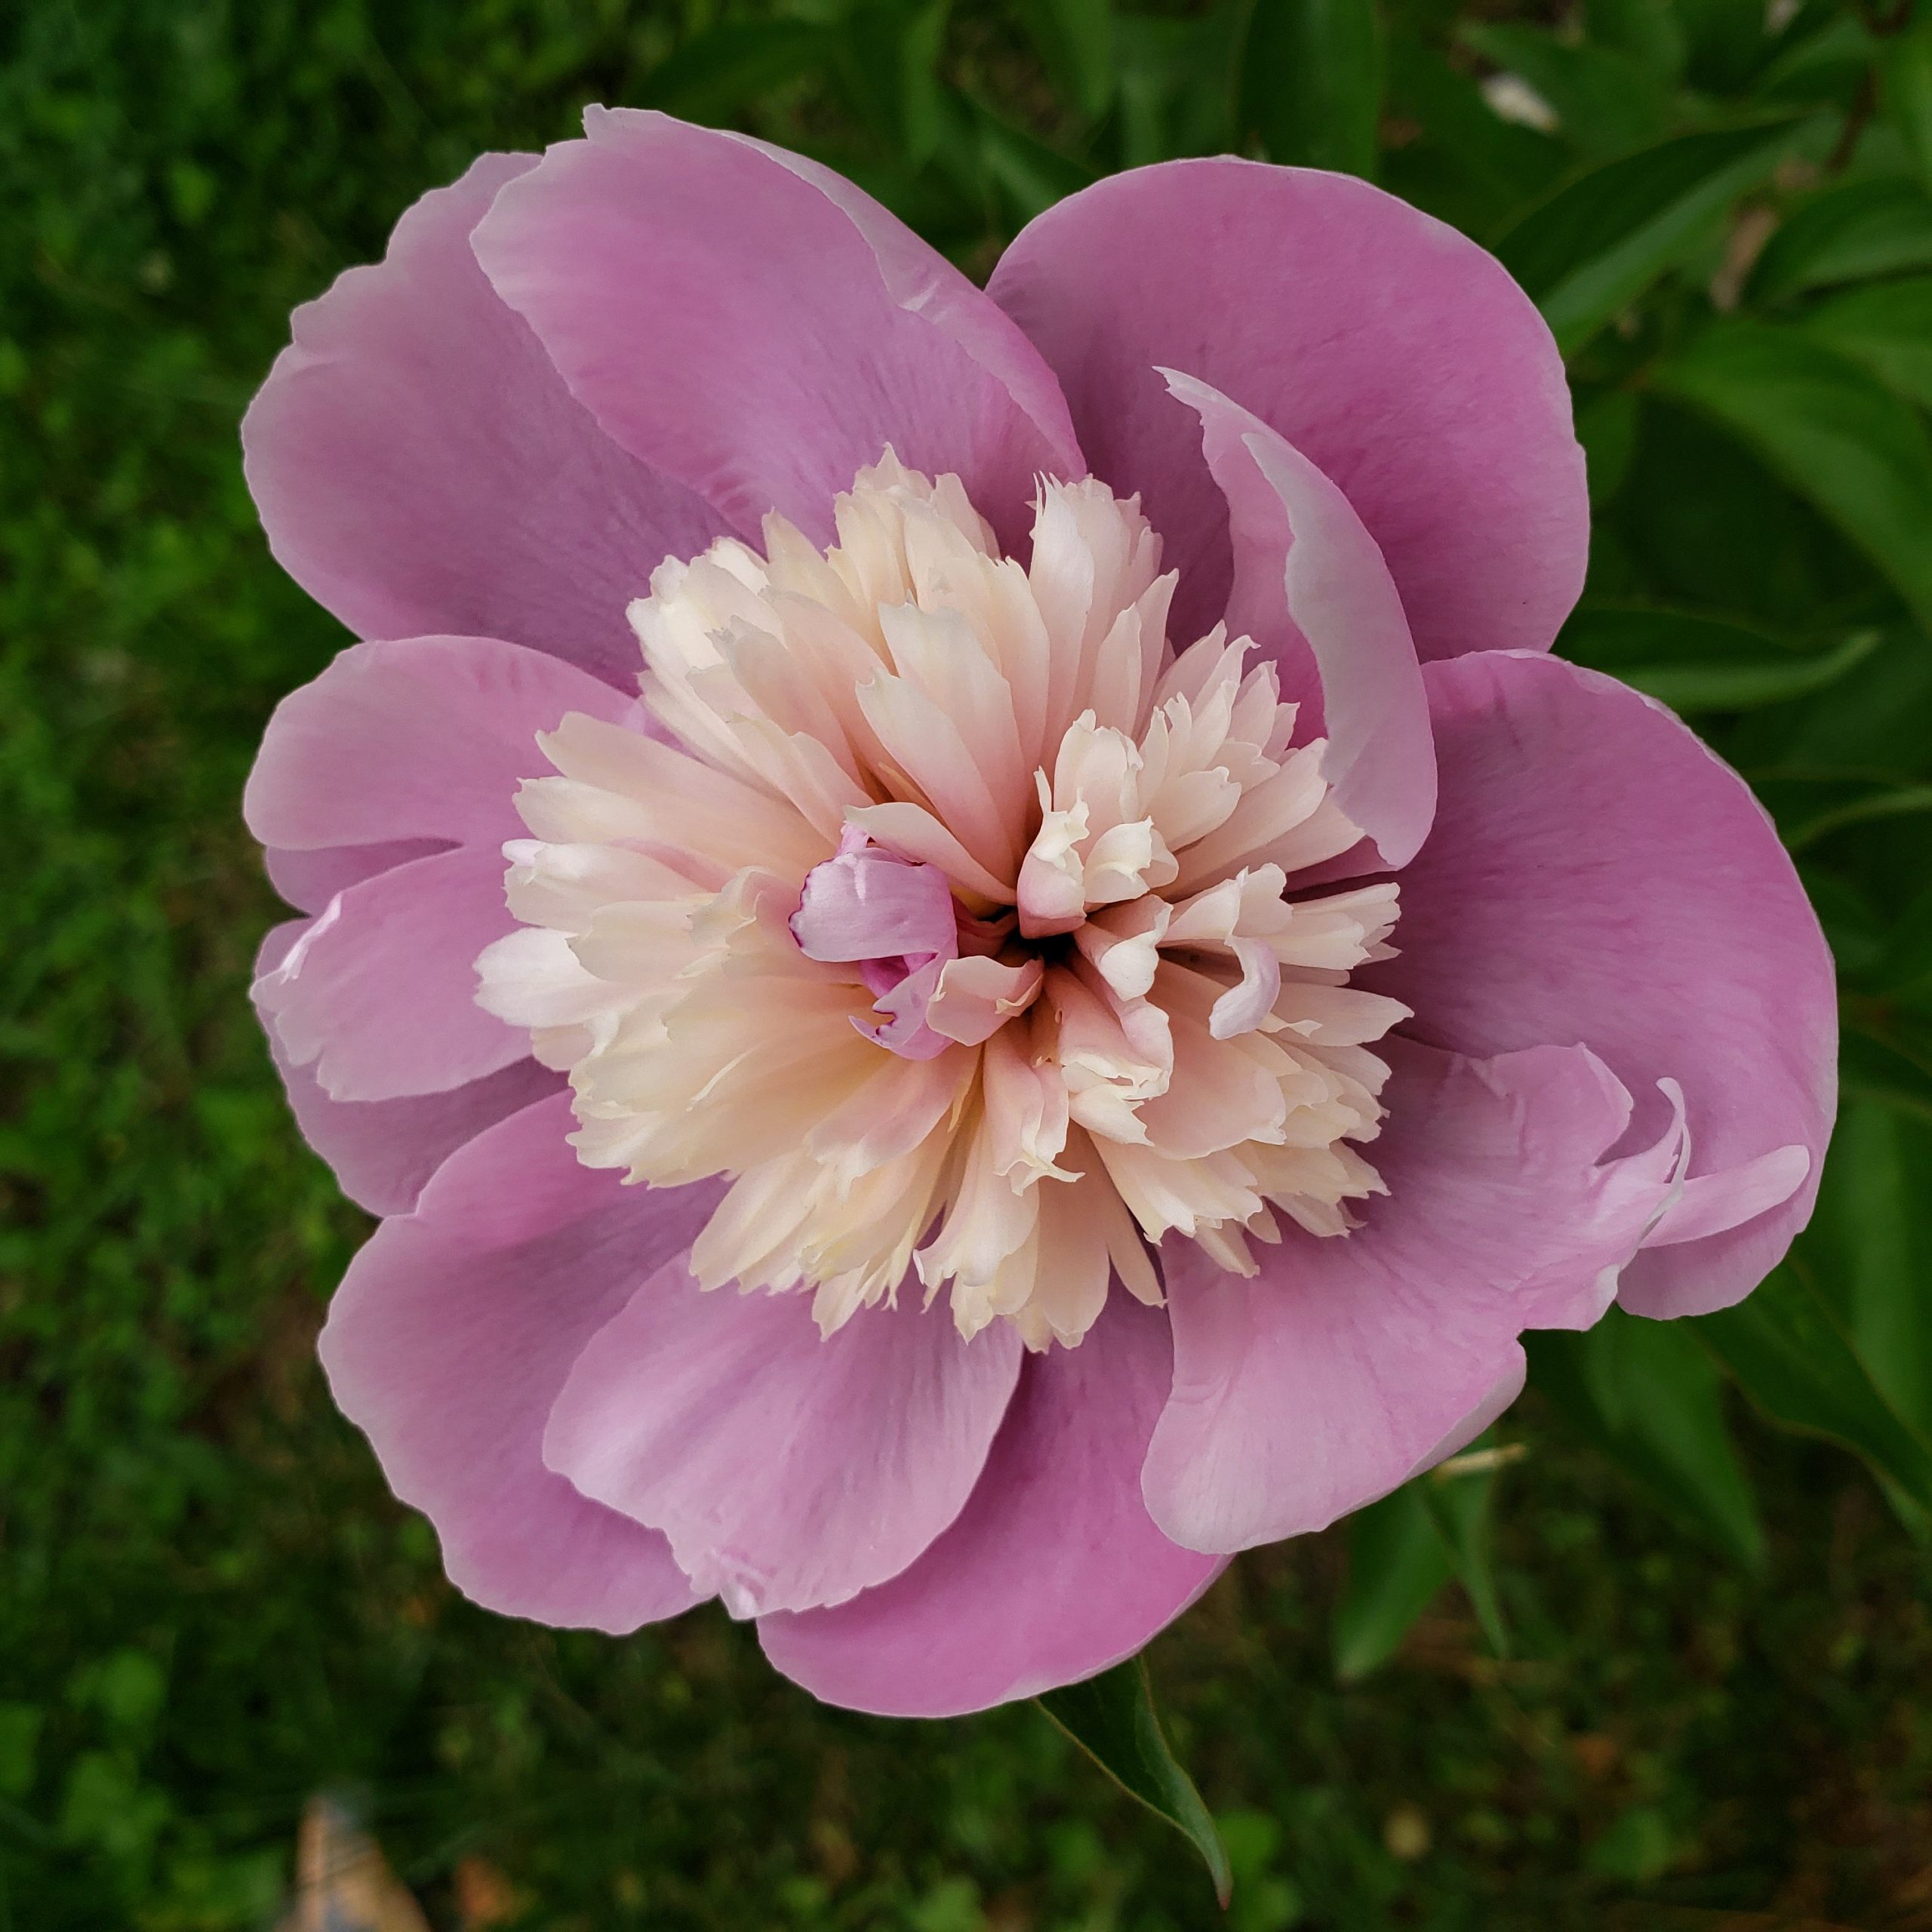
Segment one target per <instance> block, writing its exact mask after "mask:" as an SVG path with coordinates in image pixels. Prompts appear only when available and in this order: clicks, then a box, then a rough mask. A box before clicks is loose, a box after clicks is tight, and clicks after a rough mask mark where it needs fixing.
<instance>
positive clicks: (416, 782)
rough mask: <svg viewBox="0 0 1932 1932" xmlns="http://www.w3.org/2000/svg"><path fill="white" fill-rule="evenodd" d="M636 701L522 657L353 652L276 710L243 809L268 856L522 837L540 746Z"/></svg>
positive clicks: (560, 667) (476, 646)
mask: <svg viewBox="0 0 1932 1932" xmlns="http://www.w3.org/2000/svg"><path fill="white" fill-rule="evenodd" d="M634 701H635V700H631V699H626V697H624V696H623V694H622V693H620V692H619V691H614V690H613V689H612V688H611V686H610V685H607V684H605V683H604V682H603V681H601V679H600V678H593V677H592V676H591V675H589V672H584V671H580V670H579V669H577V667H576V666H574V665H571V664H566V663H562V662H561V661H560V660H558V659H556V658H555V657H546V656H544V655H543V653H542V652H540V651H531V650H528V649H526V648H525V647H524V646H523V645H520V644H505V643H503V642H501V641H499V640H498V639H497V638H486V637H419V638H409V639H408V640H407V641H404V642H401V643H384V644H358V645H351V646H350V648H349V649H348V650H346V651H343V653H342V654H341V655H340V657H337V659H336V660H334V663H331V665H330V666H328V669H326V670H325V671H324V672H322V674H321V676H320V677H318V678H315V680H314V681H312V682H311V683H309V684H306V685H303V687H302V688H301V689H300V691H293V692H291V694H289V695H288V697H285V698H284V699H283V700H282V701H281V703H280V704H278V706H276V707H275V715H274V716H273V717H272V718H270V719H269V726H268V730H267V731H266V733H265V734H263V739H262V748H261V750H260V752H258V753H257V755H256V758H255V768H254V771H252V772H251V773H250V774H249V776H248V789H247V791H246V792H245V793H244V794H243V795H242V812H243V815H244V816H245V817H246V818H247V820H248V829H249V830H250V831H251V832H254V835H255V836H256V837H257V838H259V839H260V841H262V843H263V844H264V845H268V846H279V847H290V848H310V849H312V848H317V847H324V846H340V845H373V844H379V843H380V842H383V841H391V840H400V839H415V838H445V839H453V840H460V841H465V842H469V843H475V844H488V845H489V846H491V848H496V847H498V846H500V845H501V844H502V843H503V841H504V840H505V839H506V838H521V836H522V835H523V830H524V826H523V821H522V820H521V819H520V818H518V816H517V811H516V791H517V786H518V784H519V783H521V781H522V780H525V779H526V778H535V777H540V776H542V775H543V774H546V773H547V772H548V771H549V768H550V767H549V760H548V759H546V758H545V757H544V755H543V752H541V751H540V750H539V749H537V734H538V733H539V732H540V731H554V730H555V728H556V727H557V725H558V723H559V722H561V720H562V719H563V718H564V716H565V714H566V713H567V712H573V711H580V712H587V713H588V714H589V715H590V716H592V717H593V718H603V719H605V720H607V721H610V722H611V723H616V722H617V721H618V720H620V718H623V716H624V715H625V714H626V712H627V711H628V710H629V709H630V706H631V704H632V703H633V702H634Z"/></svg>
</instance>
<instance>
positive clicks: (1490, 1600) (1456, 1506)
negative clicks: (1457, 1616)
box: [1417, 1462, 1509, 1657]
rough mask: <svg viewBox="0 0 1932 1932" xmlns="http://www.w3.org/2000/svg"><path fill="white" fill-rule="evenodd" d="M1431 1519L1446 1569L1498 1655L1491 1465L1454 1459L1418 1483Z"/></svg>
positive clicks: (1500, 1626)
mask: <svg viewBox="0 0 1932 1932" xmlns="http://www.w3.org/2000/svg"><path fill="white" fill-rule="evenodd" d="M1417 1487H1419V1488H1420V1490H1421V1491H1422V1494H1423V1502H1424V1503H1425V1504H1426V1506H1427V1508H1428V1510H1429V1520H1430V1521H1431V1522H1432V1523H1433V1524H1435V1533H1436V1534H1437V1535H1438V1537H1441V1540H1442V1547H1443V1549H1444V1550H1445V1551H1446V1552H1447V1554H1448V1558H1449V1564H1450V1567H1451V1569H1452V1570H1453V1571H1454V1572H1455V1577H1456V1580H1457V1583H1460V1584H1461V1585H1462V1586H1463V1595H1465V1596H1466V1597H1467V1598H1469V1607H1470V1608H1471V1609H1472V1610H1473V1611H1475V1614H1476V1622H1477V1623H1478V1626H1480V1627H1481V1631H1482V1634H1483V1637H1484V1641H1486V1642H1487V1644H1488V1645H1489V1647H1490V1648H1491V1650H1492V1651H1494V1652H1495V1653H1496V1654H1497V1656H1498V1657H1507V1656H1508V1655H1509V1623H1508V1621H1507V1620H1506V1618H1505V1617H1504V1616H1503V1598H1502V1596H1501V1595H1500V1592H1498V1591H1497V1587H1496V1571H1495V1567H1494V1564H1493V1563H1492V1562H1491V1555H1490V1503H1491V1499H1492V1497H1494V1494H1495V1488H1496V1476H1495V1472H1494V1470H1493V1469H1483V1470H1481V1471H1477V1470H1467V1471H1465V1470H1462V1469H1457V1467H1456V1466H1455V1464H1454V1463H1453V1462H1452V1463H1445V1464H1444V1466H1442V1467H1441V1469H1432V1470H1431V1471H1430V1472H1429V1474H1428V1475H1426V1476H1425V1477H1424V1478H1423V1479H1422V1481H1420V1484H1417Z"/></svg>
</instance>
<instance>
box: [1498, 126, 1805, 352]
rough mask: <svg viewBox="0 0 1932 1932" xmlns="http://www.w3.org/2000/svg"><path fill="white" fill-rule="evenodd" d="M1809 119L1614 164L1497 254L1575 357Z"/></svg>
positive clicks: (1568, 192)
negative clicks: (1574, 352) (1532, 298)
mask: <svg viewBox="0 0 1932 1932" xmlns="http://www.w3.org/2000/svg"><path fill="white" fill-rule="evenodd" d="M1799 125H1801V124H1798V123H1796V122H1791V121H1789V120H1784V121H1779V122H1771V123H1768V124H1767V123H1764V122H1759V123H1756V124H1754V125H1751V126H1748V127H1743V128H1707V129H1705V130H1703V131H1700V132H1699V133H1697V134H1679V135H1678V136H1676V137H1675V138H1674V139H1672V140H1667V141H1661V142H1660V143H1657V146H1654V147H1649V148H1645V149H1643V150H1641V152H1638V153H1636V154H1633V155H1625V156H1624V157H1623V158H1622V159H1620V160H1617V161H1612V162H1605V163H1604V164H1603V165H1601V166H1600V167H1597V168H1591V169H1590V170H1589V171H1588V172H1587V173H1586V174H1580V175H1578V176H1577V177H1575V178H1574V179H1573V180H1571V181H1569V182H1567V183H1565V184H1564V186H1562V187H1561V188H1558V189H1557V190H1556V192H1555V193H1554V194H1552V195H1550V196H1549V198H1547V199H1546V200H1544V201H1543V202H1540V203H1538V204H1537V206H1536V207H1534V208H1532V209H1531V211H1529V213H1528V214H1526V215H1524V217H1522V219H1521V220H1520V221H1518V223H1516V225H1515V226H1514V227H1513V228H1512V229H1510V230H1509V232H1508V233H1507V234H1506V235H1504V236H1503V238H1502V240H1501V241H1500V242H1499V243H1498V244H1497V254H1499V255H1500V256H1501V257H1502V258H1503V264H1504V266H1506V267H1507V268H1508V269H1509V270H1510V272H1512V274H1513V275H1515V277H1516V279H1517V280H1518V281H1520V282H1521V284H1522V285H1523V286H1524V288H1526V289H1527V290H1528V291H1529V292H1530V294H1531V296H1532V297H1534V300H1535V301H1536V303H1537V306H1538V307H1539V308H1540V309H1542V311H1543V317H1544V319H1545V320H1546V321H1548V323H1549V326H1550V328H1551V329H1552V331H1554V332H1555V336H1556V340H1557V341H1558V344H1559V345H1560V346H1561V347H1562V349H1563V350H1564V352H1565V353H1566V354H1567V353H1568V352H1570V351H1571V350H1572V349H1578V348H1580V347H1581V346H1583V343H1586V342H1587V341H1588V340H1589V338H1590V337H1592V336H1593V335H1594V334H1595V333H1596V332H1597V331H1598V329H1600V328H1602V327H1603V325H1604V324H1605V323H1606V322H1607V321H1610V320H1611V318H1612V317H1613V316H1614V315H1617V314H1618V313H1620V312H1621V311H1622V310H1623V309H1626V308H1627V307H1628V306H1629V304H1630V303H1632V302H1633V301H1635V300H1636V298H1637V297H1638V296H1639V295H1641V294H1643V292H1644V290H1645V289H1647V288H1649V286H1650V285H1651V283H1652V282H1654V281H1656V280H1657V278H1658V277H1659V276H1660V275H1663V274H1664V273H1665V272H1666V271H1667V270H1668V269H1672V268H1674V267H1675V266H1677V265H1678V263H1681V261H1683V260H1684V258H1685V257H1687V255H1689V254H1691V253H1692V252H1694V251H1695V250H1696V249H1697V248H1698V247H1700V245H1702V244H1703V242H1704V241H1705V240H1706V238H1707V237H1708V236H1709V235H1711V234H1712V232H1714V231H1715V229H1716V227H1717V226H1718V223H1720V222H1721V220H1722V219H1723V217H1724V214H1726V213H1727V211H1728V210H1729V209H1730V207H1731V205H1732V204H1733V203H1734V202H1736V201H1737V198H1739V197H1740V195H1743V194H1745V193H1746V192H1748V191H1749V190H1750V189H1752V188H1755V187H1756V186H1758V184H1759V183H1761V182H1762V181H1764V180H1767V179H1768V178H1769V177H1770V174H1771V172H1772V171H1773V170H1774V168H1776V167H1777V165H1778V163H1779V162H1780V160H1781V159H1783V157H1784V155H1786V153H1788V152H1790V150H1791V149H1792V146H1793V145H1794V143H1795V140H1796V139H1797V131H1798V126H1799Z"/></svg>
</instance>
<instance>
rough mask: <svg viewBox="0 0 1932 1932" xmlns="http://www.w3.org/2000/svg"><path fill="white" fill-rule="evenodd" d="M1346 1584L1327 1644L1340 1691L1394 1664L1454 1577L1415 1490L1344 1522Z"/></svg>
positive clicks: (1415, 1486) (1408, 1488)
mask: <svg viewBox="0 0 1932 1932" xmlns="http://www.w3.org/2000/svg"><path fill="white" fill-rule="evenodd" d="M1348 1537H1349V1578H1348V1582H1347V1583H1346V1585H1345V1586H1344V1587H1343V1591H1342V1594H1341V1595H1340V1597H1339V1598H1337V1600H1336V1604H1335V1616H1334V1624H1333V1626H1332V1627H1331V1632H1330V1641H1331V1646H1332V1647H1333V1651H1334V1658H1335V1675H1337V1677H1338V1678H1340V1679H1341V1681H1343V1683H1344V1684H1352V1683H1353V1682H1354V1681H1355V1680H1356V1679H1357V1678H1362V1677H1366V1676H1367V1675H1368V1674H1369V1672H1371V1671H1372V1670H1375V1669H1379V1668H1380V1666H1382V1665H1383V1664H1385V1663H1387V1662H1388V1661H1389V1658H1391V1657H1393V1656H1394V1655H1395V1652H1396V1650H1397V1649H1398V1647H1399V1646H1400V1645H1401V1641H1402V1639H1403V1638H1404V1637H1405V1636H1407V1635H1408V1633H1409V1631H1410V1629H1411V1627H1412V1626H1413V1625H1414V1623H1415V1620H1416V1619H1417V1617H1420V1616H1421V1614H1423V1611H1426V1609H1427V1608H1428V1607H1429V1605H1430V1604H1431V1603H1432V1602H1433V1601H1435V1598H1436V1597H1437V1595H1438V1594H1440V1592H1441V1589H1442V1587H1443V1586H1444V1584H1445V1583H1447V1582H1448V1581H1449V1579H1450V1577H1451V1575H1452V1574H1454V1573H1453V1568H1452V1566H1451V1561H1450V1554H1449V1549H1448V1546H1447V1544H1446V1543H1444V1540H1443V1538H1442V1536H1441V1533H1440V1532H1439V1531H1438V1529H1437V1527H1436V1525H1435V1519H1434V1518H1433V1517H1432V1515H1431V1514H1430V1512H1429V1503H1428V1501H1427V1500H1426V1498H1425V1497H1423V1494H1422V1486H1421V1484H1419V1483H1413V1482H1411V1483H1404V1484H1403V1485H1402V1487H1401V1488H1400V1489H1398V1490H1397V1491H1395V1493H1394V1494H1392V1495H1389V1496H1385V1497H1383V1499H1382V1500H1381V1501H1380V1502H1379V1503H1371V1504H1370V1505H1369V1506H1368V1507H1367V1509H1358V1510H1357V1511H1356V1512H1355V1514H1354V1515H1352V1516H1351V1517H1350V1518H1349V1528H1348Z"/></svg>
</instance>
